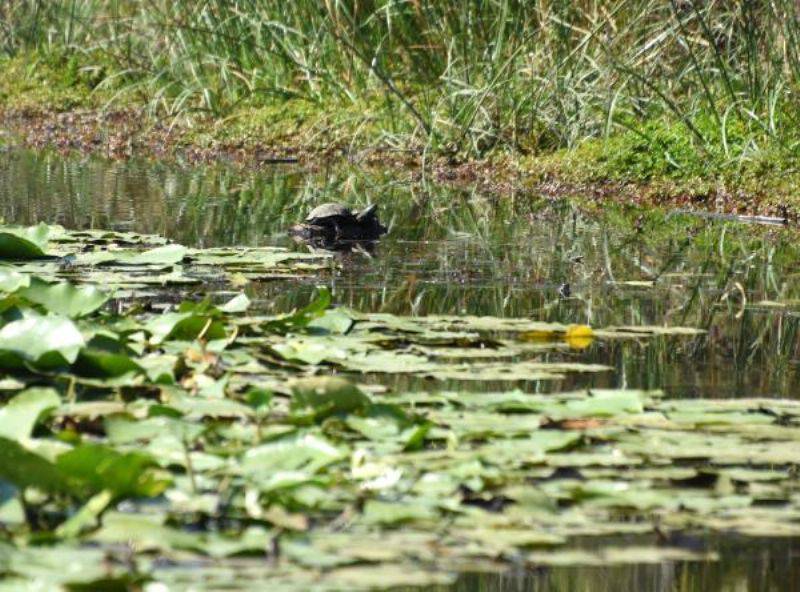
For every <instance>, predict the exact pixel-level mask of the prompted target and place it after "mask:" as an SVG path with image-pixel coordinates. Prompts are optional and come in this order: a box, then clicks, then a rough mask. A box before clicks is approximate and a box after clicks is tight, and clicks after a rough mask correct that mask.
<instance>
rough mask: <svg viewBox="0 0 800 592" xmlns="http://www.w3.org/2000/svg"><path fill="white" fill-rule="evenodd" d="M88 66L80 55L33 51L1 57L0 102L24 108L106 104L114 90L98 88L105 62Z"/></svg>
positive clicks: (58, 108) (16, 108) (78, 106)
mask: <svg viewBox="0 0 800 592" xmlns="http://www.w3.org/2000/svg"><path fill="white" fill-rule="evenodd" d="M92 62H93V63H94V64H95V65H93V66H86V65H84V64H85V63H88V62H84V61H83V60H82V59H81V58H80V57H79V56H78V55H76V54H68V53H59V52H47V53H44V52H39V51H30V52H28V53H22V54H18V55H16V56H15V57H12V58H8V57H6V58H2V57H0V106H2V107H5V108H8V109H14V110H21V111H44V110H54V111H68V110H71V109H76V108H91V107H96V106H99V105H100V104H102V102H103V101H104V100H107V99H108V97H109V93H110V90H108V89H106V90H98V89H97V87H98V84H99V83H100V82H101V81H102V80H103V79H104V78H105V70H104V68H103V66H99V65H96V64H97V61H96V60H93V61H92Z"/></svg>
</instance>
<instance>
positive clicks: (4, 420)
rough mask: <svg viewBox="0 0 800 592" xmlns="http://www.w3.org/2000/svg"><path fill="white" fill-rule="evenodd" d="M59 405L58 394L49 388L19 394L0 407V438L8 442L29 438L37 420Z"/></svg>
mask: <svg viewBox="0 0 800 592" xmlns="http://www.w3.org/2000/svg"><path fill="white" fill-rule="evenodd" d="M60 404H61V398H60V397H59V396H58V393H56V391H54V390H53V389H50V388H31V389H28V390H26V391H23V392H21V393H20V394H18V395H17V396H15V397H14V398H13V399H11V400H10V401H9V402H8V403H6V404H5V405H4V406H3V407H0V436H2V437H3V438H8V439H10V440H20V439H23V438H27V437H29V436H30V435H31V432H32V431H33V427H34V425H36V422H37V421H38V420H39V418H40V417H41V416H42V415H44V414H45V413H47V412H49V411H52V410H53V409H55V408H56V407H58V406H59V405H60Z"/></svg>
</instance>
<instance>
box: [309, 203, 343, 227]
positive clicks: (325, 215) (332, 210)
mask: <svg viewBox="0 0 800 592" xmlns="http://www.w3.org/2000/svg"><path fill="white" fill-rule="evenodd" d="M336 218H341V219H348V220H349V219H351V218H353V212H352V211H350V208H348V207H346V206H343V205H342V204H338V203H324V204H321V205H318V206H317V207H316V208H314V209H313V210H311V211H310V212H309V213H308V216H307V217H306V222H308V223H312V224H313V223H320V222H325V221H333V220H334V219H336Z"/></svg>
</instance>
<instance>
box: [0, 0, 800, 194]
mask: <svg viewBox="0 0 800 592" xmlns="http://www.w3.org/2000/svg"><path fill="white" fill-rule="evenodd" d="M0 20H2V22H3V23H5V25H4V26H3V27H1V28H0V53H2V54H3V55H5V56H6V57H5V58H4V59H5V60H6V61H5V63H4V68H3V70H4V71H5V72H6V75H4V76H3V78H4V80H3V81H0V97H2V98H3V102H5V103H7V104H8V105H10V106H18V105H23V106H40V107H41V106H45V107H49V108H58V109H67V110H68V109H71V108H74V107H75V106H80V105H89V106H92V107H99V106H102V107H106V106H113V105H135V106H137V107H142V106H143V107H146V109H147V112H148V114H149V116H150V117H151V118H152V119H153V120H156V119H159V120H165V119H166V120H168V121H170V123H171V124H172V125H176V124H177V125H183V126H186V127H187V128H190V129H194V130H197V134H196V137H197V139H198V141H204V140H206V141H208V140H210V139H211V140H220V139H222V140H232V141H238V140H241V139H242V138H250V137H257V138H259V139H260V140H262V141H265V142H266V143H268V144H275V145H280V144H286V143H289V144H295V145H297V146H299V147H301V148H307V149H315V150H320V149H323V150H324V148H325V147H327V146H336V147H338V148H344V149H350V148H365V147H381V148H392V149H402V150H413V151H415V152H418V153H420V154H423V155H426V156H428V155H431V156H447V157H450V158H456V159H460V160H463V159H476V158H486V157H494V158H497V157H508V156H510V157H511V158H513V159H516V160H519V161H521V162H522V163H523V166H524V167H528V168H535V169H537V170H552V169H553V168H560V171H559V173H560V174H561V175H572V176H575V175H576V174H577V172H581V171H582V172H584V177H583V178H584V179H591V178H600V177H603V178H610V179H625V180H635V181H637V182H643V181H651V180H653V179H692V178H696V177H697V176H708V175H712V176H715V177H722V178H725V179H727V180H737V179H741V178H745V179H746V178H756V177H758V176H759V175H760V174H761V173H762V172H763V168H764V167H765V166H766V168H767V170H768V171H770V172H771V174H774V175H776V176H780V175H781V174H782V173H783V172H785V171H786V170H790V171H791V170H792V168H793V166H794V163H795V162H796V160H797V156H798V151H800V133H798V132H797V130H798V129H800V128H799V127H798V120H797V113H798V109H797V107H798V94H797V91H798V82H800V53H798V49H797V47H800V43H797V40H800V11H799V10H798V6H797V4H796V3H795V2H793V1H792V0H776V1H774V2H770V3H759V2H743V3H730V2H721V1H710V2H697V1H696V0H613V1H612V2H599V1H596V0H594V1H593V0H580V1H577V2H572V1H567V0H531V1H530V2H516V1H513V0H493V1H487V2H480V3H466V4H465V3H463V2H457V1H455V0H443V1H440V2H420V1H411V0H369V1H363V2H346V1H343V0H327V1H326V2H324V3H320V2H311V1H304V0H298V1H297V2H290V3H276V2H272V1H271V0H246V1H245V0H233V1H231V0H226V1H223V0H204V1H201V2H195V1H189V0H173V1H171V2H164V1H161V0H148V1H147V2H143V3H141V2H132V1H130V0H48V1H43V0H11V1H10V2H7V3H5V4H4V6H3V7H2V8H0ZM26 68H27V69H33V70H34V71H35V72H36V74H37V75H38V76H40V80H41V81H44V80H47V83H48V88H47V89H45V88H43V87H44V84H43V82H42V83H37V82H29V83H25V82H23V79H24V78H26V77H23V76H20V74H21V71H24V70H25V69H26ZM27 79H28V80H31V78H30V76H27ZM26 84H27V86H26ZM575 161H577V162H579V163H581V164H582V166H580V167H577V172H576V169H575V167H574V166H571V165H569V166H568V163H570V162H575ZM557 162H560V163H562V164H561V165H560V166H557V164H556V163H557ZM776 162H778V163H780V164H779V166H777V169H776V167H775V166H774V163H776ZM770 163H773V164H770Z"/></svg>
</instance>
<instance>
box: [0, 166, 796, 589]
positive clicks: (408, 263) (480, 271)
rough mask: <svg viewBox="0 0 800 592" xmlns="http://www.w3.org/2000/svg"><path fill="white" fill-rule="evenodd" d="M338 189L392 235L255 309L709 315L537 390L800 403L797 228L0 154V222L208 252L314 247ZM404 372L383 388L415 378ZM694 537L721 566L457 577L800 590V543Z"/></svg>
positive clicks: (260, 292) (375, 180)
mask: <svg viewBox="0 0 800 592" xmlns="http://www.w3.org/2000/svg"><path fill="white" fill-rule="evenodd" d="M324 201H342V202H345V203H347V204H349V205H352V206H354V207H358V206H363V205H366V204H368V203H376V204H378V205H379V208H380V209H379V212H380V216H381V219H382V221H383V222H384V224H386V225H387V226H389V227H390V232H389V234H388V235H387V236H386V237H385V238H384V239H383V240H381V241H380V244H379V245H377V247H376V249H375V250H374V252H372V253H368V252H366V251H355V252H351V253H348V254H340V255H338V256H337V258H338V260H339V262H340V264H341V267H340V268H339V269H338V270H331V271H330V272H325V273H322V274H320V275H318V276H315V277H312V278H310V279H298V280H291V281H281V282H272V283H262V284H258V285H256V286H253V287H251V288H249V292H248V295H249V296H250V297H251V299H252V300H253V301H254V303H255V304H256V305H257V306H258V307H259V308H260V309H262V310H264V311H269V312H282V311H287V310H291V309H293V308H295V307H298V306H302V305H305V304H307V303H308V302H309V300H310V299H311V298H312V296H313V294H314V293H315V291H316V290H317V288H318V286H320V285H327V286H328V287H329V288H330V289H331V291H332V294H333V300H334V302H335V303H336V304H341V305H346V306H349V307H352V308H354V309H356V310H359V311H364V312H366V311H370V312H390V313H394V314H412V315H426V314H438V313H443V314H464V315H493V316H499V317H531V318H534V319H537V320H544V321H551V322H561V323H580V324H588V325H591V326H598V327H604V326H609V325H617V326H619V325H665V324H666V325H683V326H690V327H700V328H703V329H706V330H707V331H708V332H707V334H705V335H703V336H700V337H692V338H685V337H682V338H675V337H662V338H656V339H651V340H646V341H642V342H637V341H632V340H631V341H628V340H626V341H622V342H615V341H611V342H596V343H594V344H592V345H590V346H589V347H588V348H586V349H582V350H575V351H570V352H566V353H562V354H559V355H560V356H562V357H564V358H567V359H569V360H572V361H579V362H592V363H602V364H608V365H610V366H613V367H614V368H615V371H614V372H610V373H606V374H603V375H601V376H598V375H589V376H586V375H581V376H570V377H569V378H567V379H564V380H563V381H551V382H548V383H531V384H529V385H528V387H529V388H530V389H535V390H539V391H546V390H548V389H553V390H558V391H563V390H568V389H570V388H574V387H578V386H586V385H590V386H602V387H614V388H638V387H642V388H649V389H662V390H664V391H665V392H666V393H667V394H669V395H671V396H674V397H697V396H703V397H706V398H726V397H737V396H747V397H760V396H764V397H786V398H796V397H797V393H798V392H800V389H798V386H800V384H799V383H800V375H799V374H798V370H797V368H798V365H797V361H798V351H797V350H798V345H799V344H800V341H799V340H798V329H799V328H800V327H799V325H798V324H799V323H800V281H798V279H800V275H799V274H800V252H798V251H800V247H799V246H798V245H799V243H798V240H797V234H796V233H795V232H794V231H792V230H790V229H784V228H780V227H773V226H764V225H755V224H742V223H736V222H732V221H729V220H724V219H716V218H709V217H701V216H696V215H692V214H687V213H674V212H673V213H668V212H662V211H658V210H641V209H638V208H635V207H625V206H619V205H615V206H608V205H603V206H597V205H592V204H590V203H588V202H587V203H565V202H552V201H548V200H544V199H540V198H538V197H537V196H535V195H529V194H525V193H519V194H516V195H512V196H506V197H503V198H495V197H492V196H487V195H483V194H481V193H479V192H477V191H475V190H472V189H470V188H459V189H453V188H447V187H443V186H437V185H431V184H426V183H423V182H419V181H413V180H412V175H411V173H410V172H408V171H402V170H400V171H384V172H375V171H370V172H365V171H362V170H358V169H356V168H349V167H342V166H338V165H337V166H335V167H332V168H330V169H325V170H315V171H304V170H301V169H298V168H295V167H284V166H277V167H275V168H272V169H267V170H262V171H257V172H254V171H246V170H240V169H235V168H228V167H224V166H214V167H182V166H180V165H175V164H173V165H166V164H162V163H156V162H151V161H139V160H132V161H125V162H111V161H105V160H101V159H94V158H88V159H85V158H76V157H67V158H65V157H63V156H60V155H57V154H50V153H44V154H42V153H32V152H27V151H21V150H13V151H6V152H4V153H0V218H1V219H2V220H3V221H4V222H6V223H15V224H35V223H38V222H46V223H51V224H61V225H63V226H65V227H67V228H70V229H84V228H102V229H115V230H132V231H136V232H142V233H157V234H161V235H163V236H166V237H168V238H170V239H173V240H175V241H177V242H180V243H182V244H184V245H187V246H197V247H209V246H223V245H253V246H256V245H278V246H288V247H290V248H292V249H297V250H304V249H306V248H307V247H306V246H305V245H300V244H296V243H295V242H293V241H292V240H291V239H290V238H289V237H288V236H287V233H286V229H287V228H288V227H289V226H290V225H291V224H293V223H296V222H297V221H299V220H301V219H302V218H303V217H304V216H305V214H306V212H307V211H308V210H309V209H311V208H312V207H313V206H314V205H315V204H318V203H320V202H324ZM409 380H411V379H408V378H391V377H389V378H385V379H383V382H385V383H387V384H388V385H389V386H395V387H408V386H419V385H418V384H416V383H415V384H411V383H410V382H409ZM412 382H413V381H412ZM497 386H498V385H497V384H496V383H473V384H471V385H469V388H471V389H487V390H491V389H496V387H497ZM461 387H462V388H463V385H461ZM698 544H701V545H703V546H704V547H707V548H710V549H712V550H716V551H718V552H719V553H720V556H721V560H720V561H719V562H716V563H681V562H664V563H660V564H657V565H651V566H647V565H641V566H638V565H635V566H624V567H602V568H597V567H593V568H573V567H569V568H566V567H565V568H549V569H547V570H543V571H541V572H535V573H524V574H517V573H512V574H502V575H480V576H477V575H476V576H469V575H468V576H464V577H462V578H461V579H460V580H459V582H458V583H457V585H456V589H457V590H485V591H492V592H499V591H501V590H502V591H505V590H509V591H511V590H514V591H516V590H609V591H610V590H620V589H641V590H645V589H646V590H665V591H666V590H687V591H688V590H711V589H725V590H728V589H730V590H734V589H735V590H745V589H747V590H783V589H785V590H788V589H800V570H799V569H798V562H797V561H796V560H797V558H798V553H800V547H799V546H798V541H796V540H785V539H783V540H782V539H777V540H774V541H773V540H764V541H727V540H702V541H701V542H700V543H698Z"/></svg>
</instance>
